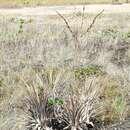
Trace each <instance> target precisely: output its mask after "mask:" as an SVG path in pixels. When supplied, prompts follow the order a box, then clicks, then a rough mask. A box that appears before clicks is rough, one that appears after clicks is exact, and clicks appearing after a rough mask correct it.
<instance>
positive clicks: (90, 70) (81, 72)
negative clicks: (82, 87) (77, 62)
mask: <svg viewBox="0 0 130 130" xmlns="http://www.w3.org/2000/svg"><path fill="white" fill-rule="evenodd" d="M103 74H104V72H103V71H102V70H101V67H99V66H88V67H84V68H78V69H76V70H75V77H76V78H78V79H82V80H85V79H86V76H87V77H88V76H99V75H103Z"/></svg>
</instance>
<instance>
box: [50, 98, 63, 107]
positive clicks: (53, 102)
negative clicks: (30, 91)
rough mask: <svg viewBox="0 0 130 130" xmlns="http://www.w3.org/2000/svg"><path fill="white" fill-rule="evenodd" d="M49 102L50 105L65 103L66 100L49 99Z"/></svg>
mask: <svg viewBox="0 0 130 130" xmlns="http://www.w3.org/2000/svg"><path fill="white" fill-rule="evenodd" d="M48 104H49V105H63V104H64V101H63V100H62V99H51V98H49V99H48Z"/></svg>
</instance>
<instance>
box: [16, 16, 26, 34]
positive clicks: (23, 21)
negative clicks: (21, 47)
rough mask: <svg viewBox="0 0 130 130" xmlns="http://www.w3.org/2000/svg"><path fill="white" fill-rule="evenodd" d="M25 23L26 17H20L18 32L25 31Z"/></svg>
mask: <svg viewBox="0 0 130 130" xmlns="http://www.w3.org/2000/svg"><path fill="white" fill-rule="evenodd" d="M24 24H25V20H24V19H22V18H21V19H20V20H19V30H18V33H22V32H23V26H24Z"/></svg>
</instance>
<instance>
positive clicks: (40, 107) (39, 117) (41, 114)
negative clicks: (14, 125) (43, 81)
mask: <svg viewBox="0 0 130 130" xmlns="http://www.w3.org/2000/svg"><path fill="white" fill-rule="evenodd" d="M26 88H27V94H28V96H27V97H26V98H25V100H24V104H25V106H26V107H24V114H25V116H26V119H27V122H26V123H25V126H26V127H25V130H51V128H50V127H49V125H50V122H51V118H52V116H53V115H52V112H53V106H52V105H49V104H48V99H49V92H48V91H47V89H44V90H43V91H42V92H40V94H39V92H38V90H37V89H36V88H35V87H34V86H33V85H28V84H27V83H26Z"/></svg>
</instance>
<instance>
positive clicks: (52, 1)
mask: <svg viewBox="0 0 130 130" xmlns="http://www.w3.org/2000/svg"><path fill="white" fill-rule="evenodd" d="M128 2H129V0H0V7H22V6H42V5H43V6H44V5H65V4H67V5H72V4H106V3H107V4H108V3H109V4H111V3H128Z"/></svg>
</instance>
